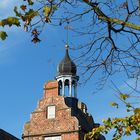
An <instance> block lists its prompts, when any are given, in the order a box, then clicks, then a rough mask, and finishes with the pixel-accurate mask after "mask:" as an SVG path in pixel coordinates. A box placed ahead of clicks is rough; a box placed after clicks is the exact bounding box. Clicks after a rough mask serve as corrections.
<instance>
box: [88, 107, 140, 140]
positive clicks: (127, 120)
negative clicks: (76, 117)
mask: <svg viewBox="0 0 140 140" xmlns="http://www.w3.org/2000/svg"><path fill="white" fill-rule="evenodd" d="M112 129H113V130H114V134H113V138H112V140H121V138H122V137H123V136H129V135H131V134H132V132H133V131H134V132H135V133H136V134H137V135H140V109H139V108H135V109H134V110H133V114H132V115H130V116H127V117H124V118H113V119H111V118H108V119H107V120H103V125H102V126H99V127H98V128H93V130H92V133H88V134H86V135H85V140H88V139H90V140H96V139H97V138H98V136H99V135H100V134H101V133H102V134H103V133H105V134H107V133H108V132H109V131H110V130H112ZM139 139H140V137H138V138H137V139H136V140H139Z"/></svg>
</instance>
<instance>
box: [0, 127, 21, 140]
mask: <svg viewBox="0 0 140 140" xmlns="http://www.w3.org/2000/svg"><path fill="white" fill-rule="evenodd" d="M0 140H19V139H18V138H16V137H15V136H13V135H11V134H10V133H8V132H6V131H4V130H3V129H0Z"/></svg>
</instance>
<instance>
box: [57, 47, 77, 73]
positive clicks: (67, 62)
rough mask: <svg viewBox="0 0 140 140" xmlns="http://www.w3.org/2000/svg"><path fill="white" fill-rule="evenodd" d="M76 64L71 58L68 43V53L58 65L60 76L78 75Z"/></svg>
mask: <svg viewBox="0 0 140 140" xmlns="http://www.w3.org/2000/svg"><path fill="white" fill-rule="evenodd" d="M76 71H77V69H76V65H75V63H74V62H73V61H72V60H71V58H70V56H69V52H68V45H66V53H65V57H64V58H63V59H62V61H61V62H60V63H59V65H58V69H57V72H58V76H59V75H76Z"/></svg>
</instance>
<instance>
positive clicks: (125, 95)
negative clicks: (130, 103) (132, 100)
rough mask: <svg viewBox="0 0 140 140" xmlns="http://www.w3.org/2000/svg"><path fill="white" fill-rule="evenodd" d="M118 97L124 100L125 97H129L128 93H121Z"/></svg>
mask: <svg viewBox="0 0 140 140" xmlns="http://www.w3.org/2000/svg"><path fill="white" fill-rule="evenodd" d="M120 98H121V99H123V100H126V99H127V98H129V95H128V94H123V93H121V94H120Z"/></svg>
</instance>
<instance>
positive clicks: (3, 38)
mask: <svg viewBox="0 0 140 140" xmlns="http://www.w3.org/2000/svg"><path fill="white" fill-rule="evenodd" d="M7 36H8V35H7V33H6V32H4V31H0V38H1V39H2V40H5V39H6V37H7Z"/></svg>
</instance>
